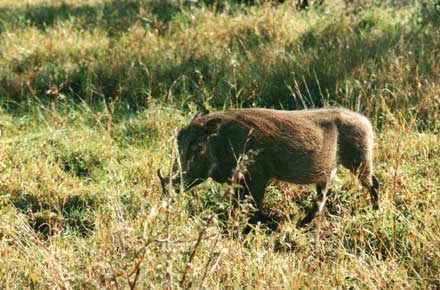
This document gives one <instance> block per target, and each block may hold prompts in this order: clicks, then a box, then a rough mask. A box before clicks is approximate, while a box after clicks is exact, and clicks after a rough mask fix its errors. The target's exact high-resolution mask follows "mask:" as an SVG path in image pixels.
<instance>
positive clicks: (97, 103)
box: [0, 0, 440, 289]
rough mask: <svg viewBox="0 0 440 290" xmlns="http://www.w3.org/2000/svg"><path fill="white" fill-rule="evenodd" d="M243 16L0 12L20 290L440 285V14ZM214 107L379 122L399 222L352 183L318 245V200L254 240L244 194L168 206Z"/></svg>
mask: <svg viewBox="0 0 440 290" xmlns="http://www.w3.org/2000/svg"><path fill="white" fill-rule="evenodd" d="M211 2H212V3H211ZM239 2H240V1H229V2H223V1H198V2H184V1H134V0H133V1H101V0H81V1H70V0H68V1H63V2H59V1H47V0H41V1H40V0H39V1H36V0H34V1H27V2H20V3H15V2H12V1H8V0H5V1H3V2H1V3H0V105H1V106H0V128H1V129H2V136H1V138H0V288H2V289H47V288H55V289H102V288H106V289H163V288H185V289H187V288H188V289H193V288H194V289H231V288H232V289H242V288H257V289H290V288H292V289H304V288H313V289H315V288H344V289H345V288H352V289H358V288H359V289H408V288H416V289H417V288H418V289H436V288H439V287H440V280H439V277H440V256H439V252H440V243H439V241H440V234H439V233H440V220H439V219H440V206H439V205H440V201H439V198H440V195H439V194H440V178H439V176H440V169H439V168H440V139H439V137H438V131H439V128H440V124H439V118H438V117H439V115H440V114H439V113H440V98H439V92H440V82H439V79H440V78H439V77H440V71H439V67H440V63H439V59H440V58H439V56H440V45H439V36H440V34H439V30H438V29H437V25H438V19H439V18H438V17H439V16H438V14H437V12H438V7H437V6H435V3H434V2H433V1H425V3H426V4H425V5H422V4H420V5H416V6H411V5H410V4H411V3H412V2H411V3H410V4H408V3H406V4H405V3H404V4H402V3H403V2H399V3H394V4H393V1H389V2H388V5H383V4H380V3H378V2H375V3H374V1H352V3H351V4H350V3H349V4H344V2H341V1H324V6H321V7H319V8H318V9H310V10H309V11H306V12H298V11H295V10H294V9H293V8H292V6H291V5H290V3H284V4H272V3H267V2H264V1H263V2H264V3H260V4H255V5H250V4H244V3H239ZM394 2H396V1H394ZM199 103H205V105H207V106H210V107H211V108H212V109H222V108H226V107H240V106H265V107H274V108H285V109H292V108H304V107H319V106H322V105H342V106H345V107H349V108H352V109H355V110H358V111H361V112H364V113H365V114H366V115H368V116H369V117H370V118H371V119H372V121H373V123H374V124H375V127H376V131H377V134H376V135H377V137H376V145H375V169H376V174H377V175H378V177H379V180H380V182H381V196H380V203H381V209H380V210H379V211H377V212H374V211H372V210H371V208H370V201H369V197H368V195H367V193H366V192H363V191H362V189H361V187H360V185H359V184H358V182H357V180H356V178H354V177H353V176H351V175H350V173H349V172H347V171H344V170H340V171H339V172H338V178H336V179H335V180H334V182H333V184H332V191H333V193H334V194H333V195H331V196H330V197H329V200H328V205H327V208H326V212H325V214H324V216H322V217H320V218H318V219H317V220H316V221H314V223H313V225H312V227H311V228H310V229H308V230H300V229H296V228H294V225H295V224H296V220H298V219H300V218H301V216H302V215H303V214H304V213H305V211H306V210H307V208H308V207H309V206H310V205H311V202H312V198H313V192H314V188H313V187H310V186H295V185H287V184H272V185H270V186H269V188H268V194H267V200H266V207H267V210H268V211H269V212H271V213H274V214H276V215H280V216H281V220H282V221H281V223H280V225H279V228H278V229H277V230H275V231H269V230H267V229H266V227H265V226H264V225H259V226H257V227H256V228H255V230H254V231H253V232H252V233H250V234H249V235H246V236H243V235H241V229H243V228H244V227H245V226H246V216H247V214H248V212H249V211H252V208H251V206H249V205H243V207H242V208H241V213H235V214H232V213H229V211H230V205H229V202H228V198H227V197H228V196H227V193H228V192H230V191H231V190H233V188H230V187H228V186H226V185H219V184H215V183H213V182H211V181H209V182H207V183H205V184H203V185H201V186H199V187H197V188H195V189H194V190H192V191H191V192H183V193H180V194H176V193H175V192H173V191H171V192H170V194H169V195H163V194H162V190H161V185H160V182H159V181H158V179H157V177H156V170H157V168H159V167H160V168H162V170H167V169H169V168H170V164H171V162H172V159H173V158H172V156H173V154H175V153H172V151H173V150H174V149H173V148H174V147H175V145H174V136H175V135H176V132H177V130H178V128H180V127H181V126H184V125H185V124H186V123H187V122H188V121H189V120H190V118H191V116H192V115H193V114H194V113H195V110H196V107H197V104H199ZM224 216H230V217H229V219H225V218H224Z"/></svg>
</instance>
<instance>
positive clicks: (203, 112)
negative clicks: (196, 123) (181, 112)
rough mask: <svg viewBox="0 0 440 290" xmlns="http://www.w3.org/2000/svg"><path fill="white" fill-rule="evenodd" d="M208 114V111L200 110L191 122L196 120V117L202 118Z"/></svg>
mask: <svg viewBox="0 0 440 290" xmlns="http://www.w3.org/2000/svg"><path fill="white" fill-rule="evenodd" d="M208 114H209V110H208V109H205V108H203V109H202V110H200V111H199V112H198V113H197V114H196V115H195V116H194V118H193V120H195V119H197V118H198V117H203V116H206V115H208Z"/></svg>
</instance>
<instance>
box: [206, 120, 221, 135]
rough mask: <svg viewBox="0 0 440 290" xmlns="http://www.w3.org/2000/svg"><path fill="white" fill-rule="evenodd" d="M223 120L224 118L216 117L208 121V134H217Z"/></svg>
mask: <svg viewBox="0 0 440 290" xmlns="http://www.w3.org/2000/svg"><path fill="white" fill-rule="evenodd" d="M221 122H222V119H220V118H214V119H211V120H209V121H208V122H206V125H205V127H206V133H207V134H208V135H212V134H216V133H217V132H218V129H219V128H220V124H221Z"/></svg>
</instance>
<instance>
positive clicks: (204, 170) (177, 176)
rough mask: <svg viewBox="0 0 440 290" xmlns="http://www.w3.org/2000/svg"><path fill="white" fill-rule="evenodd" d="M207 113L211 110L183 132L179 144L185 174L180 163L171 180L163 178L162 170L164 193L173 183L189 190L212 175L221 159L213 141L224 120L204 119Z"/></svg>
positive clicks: (181, 131)
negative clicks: (217, 157)
mask: <svg viewBox="0 0 440 290" xmlns="http://www.w3.org/2000/svg"><path fill="white" fill-rule="evenodd" d="M207 114H208V111H205V112H203V113H198V114H197V115H196V117H194V119H193V120H192V121H191V123H190V124H189V125H188V126H187V127H185V128H183V129H182V130H180V132H179V134H178V136H177V144H178V149H179V157H180V165H181V172H180V170H179V169H180V168H179V166H178V163H177V162H175V163H174V167H173V171H172V173H171V179H170V177H169V176H168V177H163V176H162V175H161V174H160V171H159V170H158V172H157V173H158V176H159V179H160V181H161V183H162V187H163V190H165V188H166V186H167V185H168V184H169V183H170V182H172V185H173V186H174V187H175V188H178V187H180V185H181V184H182V185H183V187H184V188H185V190H188V189H190V188H191V187H193V186H196V185H198V184H200V183H202V182H203V181H205V180H206V179H207V178H208V177H210V176H211V173H212V171H213V170H214V169H215V166H216V164H217V160H216V157H215V154H214V151H213V149H212V148H211V146H210V142H209V138H210V137H211V136H213V135H215V134H216V133H217V131H218V128H219V126H220V123H221V119H218V118H212V119H209V118H201V117H203V116H205V115H207Z"/></svg>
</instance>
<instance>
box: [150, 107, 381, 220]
mask: <svg viewBox="0 0 440 290" xmlns="http://www.w3.org/2000/svg"><path fill="white" fill-rule="evenodd" d="M177 142H178V148H179V154H180V164H181V168H182V172H181V174H178V173H177V172H174V176H175V177H174V178H173V179H172V180H171V181H172V183H173V184H174V185H177V186H178V185H179V184H180V183H181V182H182V183H183V184H184V186H185V188H186V189H189V188H191V187H193V186H195V185H197V184H200V183H201V182H203V181H204V180H206V179H207V178H209V177H211V178H212V179H213V180H215V181H217V182H220V183H223V182H231V177H232V175H233V172H234V170H235V168H236V165H237V158H238V156H240V154H243V153H244V154H246V153H249V152H254V154H253V157H252V158H253V159H252V162H249V164H248V165H247V167H246V172H245V173H244V178H243V180H242V181H241V183H242V191H241V194H243V195H244V194H248V193H250V194H251V195H252V197H253V200H254V202H255V205H256V208H257V210H258V211H257V214H256V216H255V217H254V218H253V219H252V220H253V221H258V220H264V219H265V218H267V216H266V215H265V214H264V213H263V198H264V193H265V187H266V185H267V184H268V182H269V181H270V180H272V179H276V180H280V181H287V182H291V183H296V184H316V190H317V193H318V199H317V200H316V201H315V204H314V206H313V207H312V208H311V209H310V211H309V212H308V214H307V215H306V216H305V217H304V218H303V219H302V220H301V221H300V222H299V223H298V226H304V225H306V224H307V223H309V222H310V221H311V220H312V219H313V218H314V217H315V216H317V215H318V214H320V213H321V212H322V210H323V208H324V205H325V202H326V194H327V191H328V188H329V183H330V180H331V178H332V177H333V176H334V174H335V172H336V168H337V166H338V165H339V164H342V165H343V166H344V167H346V168H348V169H349V170H351V171H352V172H353V173H355V174H356V175H357V176H358V177H359V179H360V181H361V183H362V185H364V186H365V187H366V188H367V189H368V190H369V192H370V195H371V199H372V203H373V207H374V209H378V208H379V203H378V194H379V183H378V180H377V178H376V177H375V176H374V175H373V164H372V160H373V156H372V150H373V130H372V126H371V123H370V122H369V121H368V119H367V118H366V117H364V116H363V115H361V114H358V113H355V112H352V111H349V110H346V109H341V108H324V109H314V110H302V111H278V110H270V109H234V110H228V111H225V112H215V113H208V112H205V113H199V114H198V115H197V116H196V117H194V119H193V120H192V121H191V123H190V124H189V125H188V126H187V127H185V128H183V129H182V130H181V131H180V132H179V134H178V137H177ZM174 170H176V168H175V169H174ZM158 175H159V178H160V179H161V182H162V184H163V185H166V184H168V183H169V182H170V179H169V178H164V177H162V176H161V174H160V171H159V170H158ZM181 176H182V178H183V180H181Z"/></svg>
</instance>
